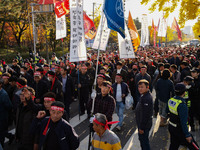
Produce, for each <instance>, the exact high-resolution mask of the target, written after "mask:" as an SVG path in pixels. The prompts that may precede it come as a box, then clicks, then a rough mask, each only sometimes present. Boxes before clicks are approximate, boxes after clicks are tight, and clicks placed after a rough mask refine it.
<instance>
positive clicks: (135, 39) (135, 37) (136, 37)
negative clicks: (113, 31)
mask: <svg viewBox="0 0 200 150" xmlns="http://www.w3.org/2000/svg"><path fill="white" fill-rule="evenodd" d="M128 28H129V29H130V36H131V40H132V43H133V49H134V51H135V52H136V51H137V48H138V46H140V36H139V34H138V31H137V28H136V26H135V23H134V21H133V19H132V16H131V13H130V11H129V15H128Z"/></svg>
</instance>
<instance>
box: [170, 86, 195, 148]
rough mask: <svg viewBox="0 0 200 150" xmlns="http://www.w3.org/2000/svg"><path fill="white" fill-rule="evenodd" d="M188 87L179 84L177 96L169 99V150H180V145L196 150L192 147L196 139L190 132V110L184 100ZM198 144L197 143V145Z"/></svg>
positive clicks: (176, 91)
mask: <svg viewBox="0 0 200 150" xmlns="http://www.w3.org/2000/svg"><path fill="white" fill-rule="evenodd" d="M185 91H186V87H185V85H184V84H183V83H177V84H176V86H175V93H176V96H175V97H173V98H171V99H169V101H168V105H167V111H168V112H169V117H170V120H169V132H170V148H169V150H178V148H179V146H180V145H184V146H187V147H188V148H189V149H190V150H195V147H194V146H193V145H192V142H194V139H193V137H192V135H191V134H190V133H189V132H188V127H187V121H188V108H187V105H186V102H185V99H184V98H183V97H184V95H185ZM195 144H196V143H195Z"/></svg>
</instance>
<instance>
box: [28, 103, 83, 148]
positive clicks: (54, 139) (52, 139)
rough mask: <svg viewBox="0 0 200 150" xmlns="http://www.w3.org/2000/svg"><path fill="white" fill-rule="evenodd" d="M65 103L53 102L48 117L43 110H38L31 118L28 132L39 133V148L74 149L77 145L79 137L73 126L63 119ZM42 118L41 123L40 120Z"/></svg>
mask: <svg viewBox="0 0 200 150" xmlns="http://www.w3.org/2000/svg"><path fill="white" fill-rule="evenodd" d="M64 108H65V105H64V104H63V103H62V102H53V103H52V105H51V109H50V117H46V118H44V117H45V115H46V113H45V111H39V112H38V115H37V117H36V118H35V119H34V120H33V122H32V124H31V127H30V133H31V134H33V135H35V134H38V133H39V135H40V136H39V150H41V149H44V150H50V149H52V150H58V149H59V150H75V149H77V148H78V146H79V143H80V142H79V137H78V135H77V134H76V132H75V130H74V129H73V127H72V126H71V125H70V124H69V123H68V122H67V121H66V120H64V119H62V116H63V114H64ZM42 118H44V119H43V120H42V121H41V123H40V120H41V119H42Z"/></svg>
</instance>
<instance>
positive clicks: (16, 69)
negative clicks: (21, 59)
mask: <svg viewBox="0 0 200 150" xmlns="http://www.w3.org/2000/svg"><path fill="white" fill-rule="evenodd" d="M11 68H12V69H13V70H14V72H12V71H8V72H9V73H10V74H11V75H12V76H13V75H15V76H17V77H18V78H19V76H20V66H19V65H16V66H14V65H12V66H11Z"/></svg>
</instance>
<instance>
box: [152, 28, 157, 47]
mask: <svg viewBox="0 0 200 150" xmlns="http://www.w3.org/2000/svg"><path fill="white" fill-rule="evenodd" d="M156 31H157V27H156V26H155V27H154V36H153V37H154V38H153V46H154V47H155V46H156Z"/></svg>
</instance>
